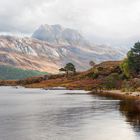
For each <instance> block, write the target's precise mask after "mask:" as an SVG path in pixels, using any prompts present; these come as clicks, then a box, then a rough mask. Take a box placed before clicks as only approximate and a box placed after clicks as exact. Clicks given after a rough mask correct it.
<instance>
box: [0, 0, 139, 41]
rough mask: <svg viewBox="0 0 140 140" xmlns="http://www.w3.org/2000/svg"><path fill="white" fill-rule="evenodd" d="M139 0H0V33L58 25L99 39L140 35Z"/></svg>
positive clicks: (27, 30)
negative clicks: (42, 25)
mask: <svg viewBox="0 0 140 140" xmlns="http://www.w3.org/2000/svg"><path fill="white" fill-rule="evenodd" d="M139 7H140V1H139V0H70V1H69V0H11V1H9V0H4V1H3V0H0V31H1V32H10V33H14V32H19V33H23V34H28V33H32V32H33V31H34V30H35V29H36V28H37V27H38V26H40V25H41V24H45V23H48V24H62V25H63V26H67V27H71V28H75V29H78V30H80V31H82V32H84V33H85V34H88V35H94V36H96V37H95V38H102V39H103V40H104V39H105V38H107V40H109V39H110V40H115V39H116V41H118V40H120V41H121V40H123V39H126V40H127V39H128V38H131V37H134V36H139V35H140V28H139V25H140V16H139V15H140V8H139Z"/></svg>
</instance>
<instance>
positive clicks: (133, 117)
mask: <svg viewBox="0 0 140 140" xmlns="http://www.w3.org/2000/svg"><path fill="white" fill-rule="evenodd" d="M120 111H121V112H122V114H123V115H124V116H125V117H126V119H127V120H126V121H127V122H129V123H130V124H131V125H132V126H133V127H134V128H135V129H136V131H138V132H140V101H133V102H132V101H122V102H120Z"/></svg>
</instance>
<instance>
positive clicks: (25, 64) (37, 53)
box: [0, 36, 124, 73]
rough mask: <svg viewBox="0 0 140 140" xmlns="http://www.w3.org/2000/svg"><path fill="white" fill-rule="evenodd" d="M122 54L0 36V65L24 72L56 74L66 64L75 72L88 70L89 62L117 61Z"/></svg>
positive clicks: (102, 48) (101, 47) (102, 49)
mask: <svg viewBox="0 0 140 140" xmlns="http://www.w3.org/2000/svg"><path fill="white" fill-rule="evenodd" d="M123 57H124V53H123V52H121V51H119V50H117V49H116V50H113V49H109V48H108V46H98V45H97V46H96V45H95V46H92V47H90V46H76V45H75V46H73V45H72V46H71V45H52V44H50V43H48V42H46V41H40V40H37V39H33V38H27V37H25V38H19V37H13V36H0V64H4V65H5V64H6V65H10V66H14V67H16V68H22V69H27V70H38V71H47V72H49V73H58V70H59V68H60V67H62V66H63V65H65V64H66V63H68V62H72V63H73V64H74V65H76V68H77V69H78V71H83V70H87V69H89V68H90V66H89V61H91V60H93V61H95V62H97V63H99V62H102V61H105V60H119V59H121V58H123Z"/></svg>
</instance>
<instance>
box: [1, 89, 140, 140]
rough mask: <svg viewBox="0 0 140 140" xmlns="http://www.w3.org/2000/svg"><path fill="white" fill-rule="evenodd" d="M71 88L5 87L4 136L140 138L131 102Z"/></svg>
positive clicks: (29, 139) (8, 139)
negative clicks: (53, 89)
mask: <svg viewBox="0 0 140 140" xmlns="http://www.w3.org/2000/svg"><path fill="white" fill-rule="evenodd" d="M70 92H71V93H72V92H73V91H45V90H39V89H24V88H20V89H16V88H13V87H11V88H10V87H1V88H0V140H140V114H139V113H138V112H133V106H132V105H131V104H130V103H128V102H123V101H119V100H111V99H106V98H103V97H97V96H93V95H88V94H84V92H82V91H74V92H75V93H81V92H82V93H83V94H67V93H70ZM130 108H131V109H130Z"/></svg>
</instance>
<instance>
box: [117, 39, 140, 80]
mask: <svg viewBox="0 0 140 140" xmlns="http://www.w3.org/2000/svg"><path fill="white" fill-rule="evenodd" d="M120 67H121V70H122V71H123V73H124V75H125V76H126V77H127V78H129V77H131V76H135V75H138V74H140V42H137V43H135V44H134V46H133V48H131V50H130V51H129V52H128V53H127V58H126V59H125V60H124V61H123V63H122V64H121V66H120Z"/></svg>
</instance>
